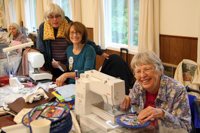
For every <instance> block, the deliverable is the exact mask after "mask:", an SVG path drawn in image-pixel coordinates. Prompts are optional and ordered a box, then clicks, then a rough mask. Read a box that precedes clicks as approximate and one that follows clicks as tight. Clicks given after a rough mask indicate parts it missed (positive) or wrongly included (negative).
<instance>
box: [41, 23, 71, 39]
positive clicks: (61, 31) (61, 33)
mask: <svg viewBox="0 0 200 133" xmlns="http://www.w3.org/2000/svg"><path fill="white" fill-rule="evenodd" d="M67 25H68V21H67V20H66V19H63V20H62V21H61V23H60V26H59V28H58V33H57V36H56V38H66V37H65V29H66V27H67ZM43 40H55V36H54V28H53V27H52V26H51V25H50V23H49V22H45V23H44V35H43Z"/></svg>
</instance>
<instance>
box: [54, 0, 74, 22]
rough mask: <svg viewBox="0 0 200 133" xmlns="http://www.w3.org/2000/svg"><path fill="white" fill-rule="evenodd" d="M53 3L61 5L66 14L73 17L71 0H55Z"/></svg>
mask: <svg viewBox="0 0 200 133" xmlns="http://www.w3.org/2000/svg"><path fill="white" fill-rule="evenodd" d="M53 3H56V4H57V5H59V6H60V7H61V8H62V9H63V11H64V12H65V16H67V17H69V18H70V19H71V18H72V17H71V16H72V15H71V9H70V0H53Z"/></svg>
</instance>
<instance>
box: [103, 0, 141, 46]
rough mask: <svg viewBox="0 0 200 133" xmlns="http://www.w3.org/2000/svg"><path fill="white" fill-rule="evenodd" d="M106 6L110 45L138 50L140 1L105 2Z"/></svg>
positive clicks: (106, 24) (106, 23)
mask: <svg viewBox="0 0 200 133" xmlns="http://www.w3.org/2000/svg"><path fill="white" fill-rule="evenodd" d="M104 6H105V28H106V31H107V33H106V37H108V39H107V40H106V41H107V42H108V44H110V45H111V46H118V47H128V49H137V46H138V24H139V0H104ZM107 29H108V30H107Z"/></svg>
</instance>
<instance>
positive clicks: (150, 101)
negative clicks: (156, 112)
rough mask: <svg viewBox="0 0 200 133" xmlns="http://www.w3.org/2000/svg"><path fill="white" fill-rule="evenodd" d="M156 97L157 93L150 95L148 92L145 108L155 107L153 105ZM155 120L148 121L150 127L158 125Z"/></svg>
mask: <svg viewBox="0 0 200 133" xmlns="http://www.w3.org/2000/svg"><path fill="white" fill-rule="evenodd" d="M157 95H158V92H156V93H155V94H151V93H149V92H148V91H147V92H146V105H145V108H147V107H148V106H151V107H154V108H155V107H156V105H155V100H156V97H157ZM157 122H158V121H157V119H155V120H153V121H150V126H154V127H155V126H156V125H158V123H157Z"/></svg>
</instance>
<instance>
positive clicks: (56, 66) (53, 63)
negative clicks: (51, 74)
mask: <svg viewBox="0 0 200 133" xmlns="http://www.w3.org/2000/svg"><path fill="white" fill-rule="evenodd" d="M56 62H57V63H58V64H59V65H60V61H56ZM51 64H52V66H53V68H58V65H57V64H56V63H55V62H54V61H52V62H51Z"/></svg>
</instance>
